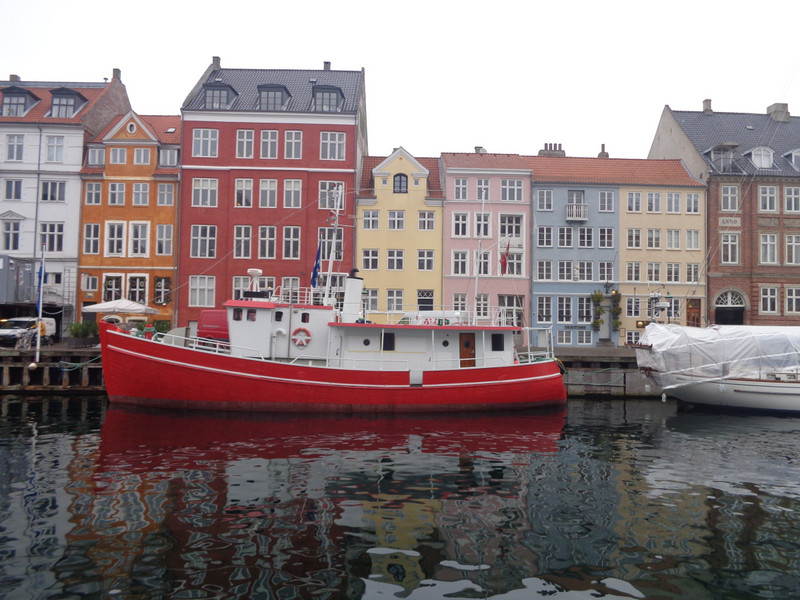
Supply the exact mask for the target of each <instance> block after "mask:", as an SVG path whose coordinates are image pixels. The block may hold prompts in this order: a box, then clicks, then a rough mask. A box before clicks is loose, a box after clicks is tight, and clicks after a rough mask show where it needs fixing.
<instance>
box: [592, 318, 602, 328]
mask: <svg viewBox="0 0 800 600" xmlns="http://www.w3.org/2000/svg"><path fill="white" fill-rule="evenodd" d="M603 323H605V321H603V319H595V320H594V321H592V327H593V328H594V329H600V325H602V324H603Z"/></svg>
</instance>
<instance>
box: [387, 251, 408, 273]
mask: <svg viewBox="0 0 800 600" xmlns="http://www.w3.org/2000/svg"><path fill="white" fill-rule="evenodd" d="M386 259H387V262H386V264H387V268H388V269H389V270H390V271H402V270H403V266H404V264H403V262H404V251H403V250H387V251H386Z"/></svg>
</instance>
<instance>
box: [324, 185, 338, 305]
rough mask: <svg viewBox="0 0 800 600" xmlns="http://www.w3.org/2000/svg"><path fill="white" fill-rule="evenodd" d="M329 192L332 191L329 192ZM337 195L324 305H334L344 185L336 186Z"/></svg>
mask: <svg viewBox="0 0 800 600" xmlns="http://www.w3.org/2000/svg"><path fill="white" fill-rule="evenodd" d="M328 193H329V194H330V193H331V192H328ZM333 195H334V197H335V199H336V200H335V202H334V208H333V210H332V211H331V212H332V213H333V236H332V239H331V240H330V244H331V247H330V252H329V253H328V277H327V280H326V281H325V295H324V296H323V298H322V304H323V306H333V299H332V297H331V287H332V279H333V261H334V259H335V258H336V239H337V237H338V231H339V210H340V207H341V203H342V186H341V185H339V186H337V187H336V190H335V191H334V192H333Z"/></svg>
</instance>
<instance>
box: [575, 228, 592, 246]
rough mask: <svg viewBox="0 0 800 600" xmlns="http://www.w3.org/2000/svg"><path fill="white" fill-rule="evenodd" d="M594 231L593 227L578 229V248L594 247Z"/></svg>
mask: <svg viewBox="0 0 800 600" xmlns="http://www.w3.org/2000/svg"><path fill="white" fill-rule="evenodd" d="M593 234H594V229H592V228H591V227H580V228H578V248H593V247H594V237H593Z"/></svg>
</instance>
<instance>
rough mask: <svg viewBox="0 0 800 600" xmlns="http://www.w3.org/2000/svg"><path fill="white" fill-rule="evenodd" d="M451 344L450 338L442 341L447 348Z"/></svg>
mask: <svg viewBox="0 0 800 600" xmlns="http://www.w3.org/2000/svg"><path fill="white" fill-rule="evenodd" d="M449 345H450V340H445V341H443V342H442V346H444V347H445V348H447V347H448V346H449Z"/></svg>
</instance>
